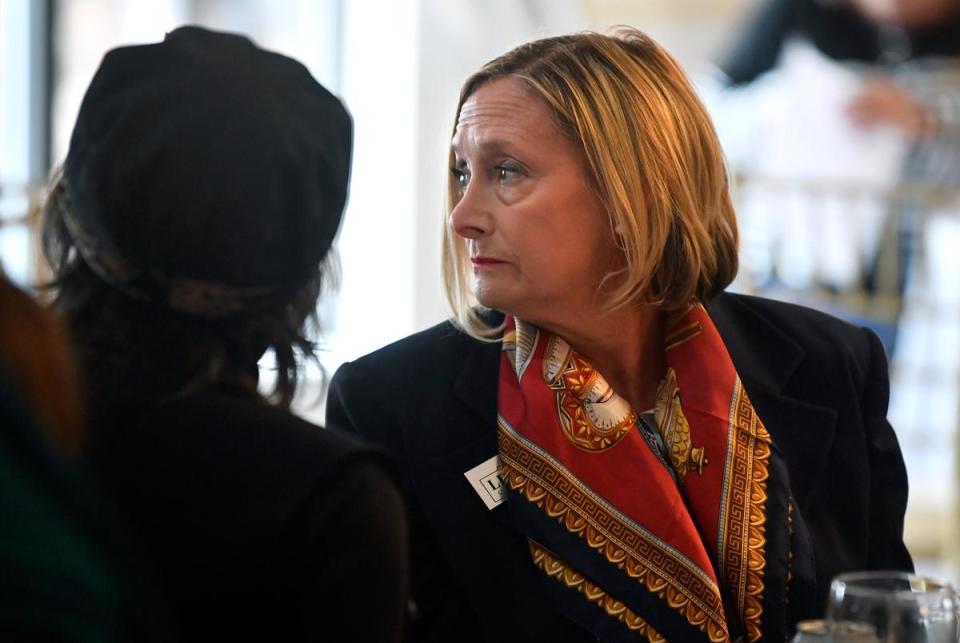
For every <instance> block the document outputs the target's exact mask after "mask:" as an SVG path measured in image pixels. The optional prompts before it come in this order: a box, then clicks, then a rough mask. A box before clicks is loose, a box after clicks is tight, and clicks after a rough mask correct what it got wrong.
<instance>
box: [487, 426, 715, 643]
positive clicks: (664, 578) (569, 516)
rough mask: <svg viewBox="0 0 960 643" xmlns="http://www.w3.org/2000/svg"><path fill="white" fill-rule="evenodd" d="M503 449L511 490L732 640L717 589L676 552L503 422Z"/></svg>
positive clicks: (707, 629) (711, 634)
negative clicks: (591, 492) (585, 487)
mask: <svg viewBox="0 0 960 643" xmlns="http://www.w3.org/2000/svg"><path fill="white" fill-rule="evenodd" d="M497 444H498V447H499V452H500V466H501V469H502V472H503V475H504V479H505V480H506V482H507V484H508V485H509V486H510V488H511V489H513V490H514V491H516V492H518V493H519V494H521V495H523V496H524V497H525V498H526V499H527V500H528V501H530V502H532V503H534V504H535V505H536V506H537V507H539V508H540V509H541V510H542V511H543V512H544V513H545V514H546V515H547V516H549V517H551V518H554V519H555V520H557V521H558V522H559V523H560V524H561V525H563V527H565V528H566V529H567V530H568V531H569V532H571V533H573V534H576V535H577V536H579V537H580V538H582V539H583V540H584V541H585V542H586V544H587V545H588V546H590V547H591V548H592V549H594V550H596V551H597V552H599V553H600V554H601V555H603V556H604V557H605V558H606V559H607V561H608V562H610V563H611V564H613V565H616V566H617V567H618V568H619V569H621V570H623V571H624V572H625V573H626V574H627V575H628V576H630V577H631V578H636V579H637V580H639V581H640V582H641V583H643V585H644V586H645V587H646V588H647V590H649V591H650V592H652V593H654V594H655V595H656V596H658V597H659V598H660V599H661V600H664V601H665V602H666V603H667V605H668V606H670V607H671V608H673V609H675V610H677V611H679V612H680V613H681V614H682V615H683V616H684V617H685V618H686V619H687V621H688V622H689V623H690V624H691V625H693V626H695V627H697V628H698V629H700V630H701V631H702V632H703V633H704V634H706V635H707V637H708V639H709V640H710V641H711V643H725V642H728V641H729V640H730V635H729V633H728V630H727V623H726V618H725V617H724V608H723V601H722V599H721V597H720V591H719V588H718V587H717V586H715V585H711V584H708V583H706V582H704V580H703V579H702V578H701V576H700V575H699V574H696V573H693V572H692V571H691V570H690V569H689V568H688V567H687V565H686V564H684V563H683V562H682V561H679V560H678V559H677V558H676V556H674V555H673V554H672V553H671V552H669V551H666V550H664V549H663V548H662V547H660V546H658V545H657V544H656V543H653V542H651V541H650V540H649V539H648V538H646V537H645V536H644V535H643V534H641V533H639V532H638V531H637V530H635V529H633V528H632V527H630V526H629V525H626V524H624V522H623V521H622V520H620V519H619V518H617V517H616V516H614V515H613V514H612V513H611V512H610V511H608V510H607V509H606V508H605V507H603V506H602V505H600V504H598V503H596V502H594V501H593V500H592V499H591V498H590V497H589V496H588V495H586V494H583V493H582V491H581V490H580V489H579V486H578V485H577V484H574V483H573V482H571V481H570V480H569V478H568V475H567V474H566V472H564V471H562V470H560V469H559V468H557V467H556V466H554V465H553V463H551V462H550V461H548V460H547V459H546V458H544V457H542V456H541V455H540V454H538V453H536V452H535V451H534V450H532V449H530V448H528V447H527V446H526V445H525V444H524V443H523V442H522V441H520V440H519V439H518V438H517V437H516V436H514V435H513V434H512V432H511V431H509V430H507V429H505V428H504V426H503V423H502V422H498V427H497Z"/></svg>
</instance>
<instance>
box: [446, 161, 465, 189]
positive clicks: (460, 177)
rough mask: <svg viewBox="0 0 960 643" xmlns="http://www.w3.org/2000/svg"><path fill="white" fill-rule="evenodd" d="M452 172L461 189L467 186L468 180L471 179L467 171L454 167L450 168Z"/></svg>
mask: <svg viewBox="0 0 960 643" xmlns="http://www.w3.org/2000/svg"><path fill="white" fill-rule="evenodd" d="M450 174H451V175H452V176H453V180H454V181H455V182H456V183H457V185H459V186H460V189H461V190H462V189H464V188H465V187H467V181H469V177H468V176H467V173H466V172H464V171H463V170H461V169H459V168H456V167H452V168H450Z"/></svg>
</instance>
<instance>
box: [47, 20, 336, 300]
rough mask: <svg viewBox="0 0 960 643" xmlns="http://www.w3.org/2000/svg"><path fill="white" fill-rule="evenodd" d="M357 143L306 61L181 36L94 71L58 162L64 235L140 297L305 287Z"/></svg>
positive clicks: (112, 55) (329, 232) (183, 31)
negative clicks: (192, 290)
mask: <svg viewBox="0 0 960 643" xmlns="http://www.w3.org/2000/svg"><path fill="white" fill-rule="evenodd" d="M351 144H352V123H351V119H350V116H349V114H348V113H347V111H346V110H345V109H344V107H343V105H342V104H341V103H340V101H339V100H338V99H337V98H336V97H334V96H333V95H332V94H331V93H330V92H328V91H327V90H326V89H324V88H323V87H322V86H321V85H320V84H319V83H318V82H317V81H316V80H314V79H313V77H312V76H311V75H310V73H309V72H308V71H307V69H306V68H305V67H304V66H303V65H302V64H300V63H299V62H297V61H295V60H293V59H291V58H288V57H286V56H282V55H280V54H276V53H273V52H268V51H265V50H263V49H260V48H259V47H257V46H256V45H255V44H254V43H253V42H251V41H250V40H249V39H248V38H246V37H244V36H240V35H235V34H226V33H218V32H214V31H209V30H207V29H202V28H199V27H182V28H179V29H177V30H175V31H173V32H171V33H169V34H167V36H166V38H165V39H164V40H163V42H161V43H157V44H150V45H141V46H132V47H121V48H118V49H114V50H112V51H110V52H108V53H107V54H106V56H105V57H104V59H103V61H102V63H101V64H100V68H99V69H98V70H97V73H96V75H95V76H94V78H93V81H92V82H91V84H90V87H89V88H88V89H87V93H86V95H85V96H84V99H83V103H82V105H81V107H80V113H79V116H78V117H77V123H76V126H75V127H74V130H73V136H72V138H71V140H70V150H69V153H68V155H67V159H66V162H65V164H64V171H63V182H62V183H63V186H64V187H63V189H64V192H65V194H66V196H65V201H66V205H65V206H64V207H65V209H66V210H67V213H66V214H67V215H68V229H69V230H70V232H71V233H72V234H73V236H74V237H77V239H76V240H77V241H79V242H80V243H78V246H79V247H80V249H81V254H83V255H84V258H85V259H88V261H89V263H91V265H93V266H94V267H95V269H96V270H97V272H98V273H101V276H105V277H106V278H107V279H108V280H110V281H112V282H120V283H116V284H115V285H118V286H119V287H121V288H123V287H124V283H123V282H130V283H133V284H135V286H136V288H138V289H139V291H140V292H141V294H142V293H143V292H146V293H150V292H151V290H159V291H163V290H164V289H167V288H169V287H177V285H178V284H180V283H188V284H193V285H196V286H199V287H200V288H201V289H207V290H208V291H209V290H210V289H213V290H214V291H215V290H216V289H217V288H218V287H220V286H222V287H225V288H227V289H233V290H232V291H233V292H237V293H245V292H249V293H254V294H255V293H267V292H270V291H273V290H275V289H278V288H285V289H289V288H290V287H292V286H299V285H301V284H302V283H303V282H304V281H305V280H306V279H307V277H308V276H309V275H310V274H312V273H313V270H314V269H315V267H316V265H317V264H318V263H319V262H320V261H321V260H322V259H323V257H324V256H325V254H326V253H327V251H328V250H329V248H330V245H331V243H332V241H333V237H334V235H335V234H336V231H337V227H338V225H339V223H340V218H341V215H342V212H343V207H344V204H345V201H346V194H347V181H348V178H349V172H350V155H351ZM88 255H91V256H88ZM171 284H172V286H171ZM191 305H193V304H191ZM191 305H188V306H187V308H190V306H191ZM201 308H202V305H201ZM194 312H203V311H202V310H201V311H194Z"/></svg>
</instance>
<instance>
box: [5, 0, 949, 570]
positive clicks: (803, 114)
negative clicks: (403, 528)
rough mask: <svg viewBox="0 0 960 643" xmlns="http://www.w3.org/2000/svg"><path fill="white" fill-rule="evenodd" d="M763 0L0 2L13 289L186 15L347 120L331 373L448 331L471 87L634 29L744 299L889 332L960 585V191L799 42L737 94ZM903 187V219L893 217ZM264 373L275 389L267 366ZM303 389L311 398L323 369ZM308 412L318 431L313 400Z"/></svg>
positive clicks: (896, 378) (850, 82) (917, 494)
mask: <svg viewBox="0 0 960 643" xmlns="http://www.w3.org/2000/svg"><path fill="white" fill-rule="evenodd" d="M764 2H765V0H709V1H707V0H632V1H630V0H483V1H480V0H397V1H387V0H281V1H279V2H277V1H275V0H149V1H145V0H0V261H2V264H3V267H4V269H5V270H6V271H7V272H8V274H10V275H11V276H12V277H13V278H14V279H15V280H16V281H18V282H20V283H21V284H25V285H30V284H34V283H37V282H38V281H39V280H42V279H43V277H44V272H43V266H42V263H41V261H40V257H39V254H38V251H37V238H36V230H35V223H36V219H37V212H38V208H39V205H40V203H41V202H42V199H43V196H44V185H45V183H46V180H47V178H48V176H49V173H50V171H51V168H53V167H55V166H56V165H57V164H58V163H59V162H61V161H62V159H63V158H64V156H65V154H66V150H67V147H68V143H69V134H70V130H71V128H72V126H73V121H74V118H75V116H76V113H77V109H78V107H79V104H80V101H81V99H82V96H83V91H84V90H85V88H86V86H87V84H88V82H89V80H90V78H91V77H92V75H93V72H94V71H95V69H96V67H97V65H98V64H99V61H100V59H101V57H102V56H103V54H104V53H105V52H106V51H107V50H108V49H110V48H112V47H115V46H118V45H122V44H127V43H140V42H150V41H156V40H160V39H162V38H163V34H164V33H165V32H166V31H168V30H170V29H173V28H174V27H176V26H178V25H181V24H185V23H194V24H201V25H205V26H209V27H212V28H217V29H224V30H231V31H239V32H244V33H247V34H249V35H250V36H252V37H253V38H254V39H255V40H256V41H257V42H258V43H259V44H260V45H261V46H263V47H267V48H271V49H275V50H278V51H280V52H283V53H286V54H288V55H291V56H293V57H296V58H298V59H299V60H301V61H302V62H303V63H304V64H306V65H307V67H308V68H310V70H311V71H312V72H313V74H314V75H315V76H316V77H317V79H318V80H320V81H321V82H322V83H324V84H325V85H326V86H328V87H329V88H330V89H331V90H332V91H334V93H336V94H338V95H340V96H341V97H342V98H343V100H344V101H345V103H346V104H347V106H348V108H349V109H350V111H351V112H352V114H353V117H354V119H355V127H356V132H355V137H356V139H355V145H356V147H355V155H354V167H353V180H352V187H351V197H350V202H349V205H348V210H347V214H346V219H345V223H344V225H343V227H342V229H341V231H340V234H339V238H338V243H337V247H338V251H339V254H340V258H341V263H342V275H343V276H342V286H341V293H340V296H339V298H338V299H337V300H336V301H335V302H333V301H331V302H330V303H329V304H326V305H325V308H324V309H323V310H322V311H321V315H322V319H323V322H324V324H325V327H326V329H327V332H326V334H325V337H324V345H325V347H326V352H325V356H324V360H323V361H324V365H325V368H326V369H327V370H328V371H330V372H332V371H333V370H335V368H336V367H337V366H338V365H339V364H340V363H342V362H343V361H345V360H349V359H352V358H355V357H357V356H359V355H361V354H364V353H366V352H368V351H370V350H372V349H374V348H377V347H379V346H381V345H383V344H385V343H388V342H390V341H393V340H395V339H398V338H400V337H402V336H404V335H407V334H409V333H411V332H414V331H417V330H420V329H423V328H426V327H428V326H430V325H432V324H434V323H437V322H438V321H441V320H442V319H444V318H445V307H444V303H443V298H442V294H441V286H440V279H439V263H440V234H441V230H442V228H441V226H442V225H443V194H444V186H445V176H446V172H447V169H446V162H447V159H446V147H447V144H448V141H449V136H450V133H451V128H452V123H453V109H454V107H455V106H456V101H457V92H458V90H459V86H460V83H461V82H462V81H463V80H464V79H465V78H466V76H467V75H468V74H470V73H471V72H472V71H474V70H475V69H477V68H478V67H479V66H480V65H481V64H482V63H483V62H485V61H486V60H488V59H490V58H492V57H493V56H496V55H497V54H500V53H502V52H504V51H505V50H507V49H508V48H510V47H512V46H514V45H517V44H519V43H522V42H524V41H527V40H531V39H533V38H537V37H542V36H547V35H552V34H558V33H564V32H569V31H575V30H580V29H597V30H604V29H607V28H609V27H610V26H613V25H618V24H626V25H631V26H635V27H638V28H640V29H642V30H644V31H646V32H647V33H649V34H650V35H652V36H653V37H654V38H655V39H657V40H659V41H660V42H661V43H662V44H663V45H665V46H666V47H667V49H668V50H670V51H671V52H672V53H673V54H674V55H675V56H676V57H677V58H678V59H679V60H680V62H681V63H682V64H683V65H684V66H685V67H686V68H687V70H688V71H689V72H690V73H691V75H692V76H693V77H694V79H695V81H696V83H697V85H698V87H699V88H700V90H701V93H702V95H703V96H704V99H705V101H706V102H707V104H708V107H709V108H710V109H711V111H712V113H713V115H714V118H715V120H716V122H717V127H718V130H719V132H720V134H721V138H722V140H723V142H724V145H725V148H726V150H727V154H728V157H729V159H730V163H731V169H732V172H733V175H734V177H735V188H736V195H737V200H738V211H739V213H740V217H741V220H740V224H741V229H742V232H741V234H742V254H743V256H742V264H743V268H742V270H741V275H740V277H739V278H738V281H737V283H736V285H735V288H736V289H739V290H741V291H746V292H754V293H758V294H766V295H772V296H777V297H781V298H787V299H792V300H796V301H801V302H804V303H807V304H810V305H814V306H818V307H820V308H823V309H826V310H829V311H831V312H834V313H836V314H840V315H842V316H845V317H847V318H849V319H851V320H852V321H856V322H860V323H868V324H870V325H871V326H874V327H875V328H876V329H877V330H878V332H880V333H881V335H883V336H884V337H885V340H886V341H887V345H888V350H889V351H890V353H891V360H892V361H891V364H892V369H893V370H892V378H893V383H894V385H893V391H892V399H891V411H890V418H891V421H892V423H893V425H894V427H896V429H897V432H898V435H899V437H900V440H901V443H902V445H903V448H904V451H905V454H906V457H907V466H908V470H909V474H910V479H911V499H910V506H909V510H908V511H909V513H908V525H907V532H908V533H907V538H908V544H909V545H910V546H911V549H912V551H913V552H914V554H915V556H916V557H917V558H918V559H919V561H918V562H919V563H920V567H921V569H923V570H926V571H930V572H932V573H936V574H938V575H945V576H949V577H951V578H953V579H954V580H956V579H957V578H958V576H957V574H956V567H955V566H954V563H953V560H954V559H953V558H952V550H953V546H954V543H955V542H956V541H957V534H958V530H957V529H956V524H955V523H956V521H955V518H954V511H953V507H954V505H955V504H956V501H957V500H956V496H957V494H956V487H957V483H956V477H955V474H954V470H955V468H956V465H955V456H954V453H955V451H956V448H955V442H956V435H957V430H956V429H957V425H958V411H960V398H958V379H960V375H958V373H960V368H958V364H960V302H958V299H960V283H958V278H957V275H960V260H958V256H960V252H958V250H957V249H958V246H957V243H960V232H958V227H960V224H958V221H960V215H958V211H960V208H958V206H957V200H958V196H957V195H958V191H957V189H956V183H960V181H958V180H957V176H956V173H955V172H954V174H953V175H951V176H952V178H951V176H947V177H946V179H945V180H943V181H939V180H938V181H934V182H927V183H924V184H922V185H920V186H919V187H918V186H917V185H914V184H908V185H906V186H905V187H904V184H903V181H902V176H901V174H902V172H901V168H902V166H903V164H904V163H905V160H904V157H905V155H906V154H908V150H907V148H908V144H907V143H905V142H904V140H903V137H898V135H896V134H895V133H892V132H891V131H887V130H885V129H883V128H879V129H878V130H877V131H875V132H874V131H871V132H868V133H866V134H865V133H864V131H863V130H862V129H859V130H858V129H855V128H854V129H851V128H850V127H848V125H849V124H848V123H846V121H844V119H843V118H841V117H838V116H837V110H834V112H835V113H832V115H831V112H830V110H829V109H827V108H825V107H824V106H825V105H827V106H829V105H834V106H835V105H838V104H840V103H838V102H837V101H841V100H847V99H848V98H849V96H850V95H851V92H855V91H856V88H857V87H859V86H860V85H859V83H860V82H861V81H862V78H863V76H864V73H863V69H862V68H857V67H856V66H851V65H847V64H838V63H834V62H832V61H827V60H826V59H824V58H823V57H818V56H817V55H815V54H811V53H810V52H809V51H807V50H804V49H803V48H802V47H800V48H799V50H798V51H799V53H798V52H797V51H794V50H792V49H790V50H789V51H788V52H785V53H781V54H779V55H778V65H777V69H776V70H774V71H772V72H767V73H766V74H764V75H763V76H761V77H760V78H759V79H757V80H755V81H754V82H751V83H749V86H744V87H741V86H738V87H732V86H730V83H729V82H728V81H729V79H726V78H725V77H724V76H723V74H722V73H721V72H720V71H719V69H718V68H717V67H716V64H715V63H717V61H720V60H723V59H724V56H725V55H727V54H728V53H729V52H730V51H731V49H732V48H734V47H735V46H736V43H737V42H738V41H740V40H742V39H743V37H744V36H743V34H744V33H745V32H744V29H745V25H747V24H748V23H749V18H750V16H752V15H753V14H754V13H755V12H756V11H758V9H760V8H761V5H762V4H764ZM823 2H824V3H826V4H830V3H828V2H827V0H823ZM837 2H842V0H832V3H834V4H835V3H837ZM788 49H789V48H788ZM954 62H955V61H954ZM938 78H939V77H938ZM947 82H948V83H949V82H953V81H951V80H948V81H947ZM956 88H957V89H958V92H960V83H957V85H956ZM958 95H960V93H958ZM845 96H846V97H847V98H844V97H845ZM957 104H958V105H960V101H958V103H957ZM839 111H841V112H842V111H843V110H839ZM888 129H889V128H888ZM944 132H946V130H944ZM940 134H943V136H945V137H947V138H946V139H944V140H946V143H945V145H946V146H947V148H949V145H954V146H956V144H957V138H956V131H954V132H953V134H952V135H953V136H954V137H955V138H954V139H949V136H950V134H949V132H946V133H943V132H939V133H938V135H940ZM954 149H957V148H954ZM948 153H949V150H948ZM954 169H955V167H954ZM951 181H953V183H952V184H951ZM904 194H907V196H909V197H910V199H911V201H910V203H911V207H910V208H906V209H905V208H899V209H898V210H897V208H893V207H892V205H891V204H894V205H896V204H901V201H902V200H903V199H904V198H905V197H904ZM892 209H893V210H897V211H902V210H909V212H910V213H911V214H910V216H911V217H912V219H911V220H912V221H913V223H912V224H911V225H912V228H911V229H912V231H913V233H912V236H911V237H910V239H909V241H910V243H911V244H912V246H911V248H913V252H912V253H910V255H909V256H910V257H911V258H912V259H911V261H910V262H909V266H908V265H907V264H908V262H907V261H906V260H905V259H904V254H903V253H902V252H901V253H900V254H897V253H894V255H893V259H892V260H891V259H889V257H886V258H885V259H884V261H885V262H886V263H885V264H884V265H887V264H891V265H890V266H888V270H892V271H893V272H894V273H897V274H899V273H904V274H906V273H909V274H907V276H905V277H904V280H903V281H904V283H903V284H901V286H902V287H899V288H894V289H893V292H892V295H891V293H890V292H889V291H884V292H879V291H878V289H877V288H874V287H872V286H870V287H864V285H863V284H864V279H865V277H866V276H869V275H872V274H873V273H874V272H876V270H875V269H876V266H875V265H874V264H875V263H876V262H875V261H874V260H875V258H876V255H877V248H878V247H879V246H880V245H881V240H882V239H883V238H885V236H884V232H883V230H884V229H885V227H886V228H888V227H889V226H890V225H894V227H896V226H897V225H899V224H898V223H897V221H900V219H902V218H903V217H900V218H899V219H898V218H897V216H899V215H896V216H894V219H893V220H894V223H893V224H891V223H890V221H891V215H890V214H889V213H890V212H891V210H892ZM887 236H889V235H887ZM897 239H900V237H897ZM900 241H902V239H900ZM955 242H956V243H955ZM890 296H892V299H890ZM891 302H892V303H891ZM891 306H892V307H891ZM890 310H895V311H896V314H895V315H891V314H889V311H890ZM892 318H895V320H894V321H895V323H893V322H891V319H892ZM891 323H893V330H891V328H890V324H891ZM885 324H886V325H885ZM264 367H265V368H264V377H267V378H269V376H270V375H269V360H268V359H267V360H265V361H264ZM311 378H312V381H313V383H314V385H315V386H314V389H315V390H316V389H318V388H319V386H320V382H321V381H322V377H321V374H320V373H319V372H311ZM313 397H316V395H315V393H314V392H308V393H307V398H313ZM300 408H301V412H302V413H303V414H304V415H306V416H308V417H313V418H315V419H316V418H320V417H322V408H321V406H319V405H316V404H309V403H306V402H305V403H303V404H302V405H301V407H300Z"/></svg>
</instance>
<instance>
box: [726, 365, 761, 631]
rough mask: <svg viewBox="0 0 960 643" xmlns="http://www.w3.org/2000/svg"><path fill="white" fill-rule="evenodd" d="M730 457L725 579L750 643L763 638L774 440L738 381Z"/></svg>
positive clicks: (733, 407) (727, 487)
mask: <svg viewBox="0 0 960 643" xmlns="http://www.w3.org/2000/svg"><path fill="white" fill-rule="evenodd" d="M729 430H730V447H731V454H730V455H731V457H730V459H729V461H728V466H727V468H726V470H725V475H726V477H727V480H726V482H725V484H724V489H725V497H724V499H723V507H724V511H723V520H722V524H721V525H720V527H721V529H722V532H721V533H722V534H723V539H722V543H723V544H722V549H721V551H722V552H723V553H722V555H721V563H720V577H721V578H722V579H723V582H724V584H725V585H726V588H727V591H728V592H729V593H730V595H731V596H733V597H735V599H736V603H737V610H736V613H737V614H739V615H740V617H741V618H742V620H743V623H742V625H743V628H744V631H745V633H746V638H747V640H748V641H757V640H759V639H760V637H761V636H762V634H763V633H762V632H761V630H760V620H761V617H762V616H763V590H764V581H763V572H764V568H765V566H766V546H767V537H766V504H767V478H768V477H769V468H768V464H769V460H770V453H771V450H770V434H769V433H768V432H767V429H766V427H764V426H763V422H761V421H760V418H759V417H758V416H757V413H756V411H755V410H754V408H753V405H752V404H751V403H750V399H749V398H748V397H747V393H746V391H744V389H743V386H742V384H741V382H740V380H739V378H738V379H737V381H736V385H735V387H734V400H733V403H732V404H731V416H730V429H729Z"/></svg>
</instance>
